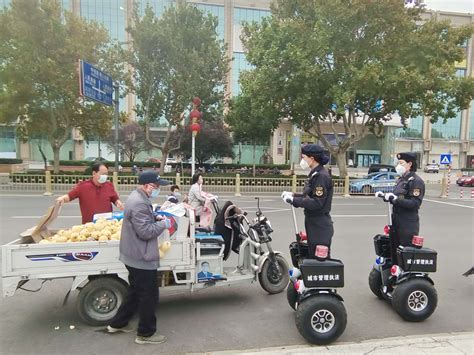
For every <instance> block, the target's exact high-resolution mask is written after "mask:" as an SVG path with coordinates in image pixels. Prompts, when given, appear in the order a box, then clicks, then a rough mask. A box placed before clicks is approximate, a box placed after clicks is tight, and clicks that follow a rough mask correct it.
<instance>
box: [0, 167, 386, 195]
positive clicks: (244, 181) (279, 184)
mask: <svg viewBox="0 0 474 355" xmlns="http://www.w3.org/2000/svg"><path fill="white" fill-rule="evenodd" d="M88 179H90V175H52V174H51V173H50V172H49V171H48V172H46V174H45V175H28V174H0V191H17V192H18V191H24V192H42V193H44V194H46V195H50V194H52V193H65V192H67V191H69V190H71V189H72V188H73V187H74V186H75V185H76V184H77V183H79V182H81V181H85V180H88ZM109 179H110V181H112V182H113V183H114V185H115V187H116V189H117V191H119V192H121V193H127V192H131V191H132V190H134V189H135V188H136V186H137V184H138V177H137V176H118V175H117V174H114V175H113V176H111V177H109ZM166 179H167V180H169V181H170V182H171V183H172V184H176V185H179V186H180V189H181V191H183V192H186V191H188V190H189V188H190V185H191V177H189V176H180V174H176V176H172V177H166ZM305 181H306V178H301V177H297V176H295V175H292V176H284V177H278V178H266V177H255V178H254V177H247V176H245V177H242V176H241V175H240V174H236V175H235V176H230V177H216V176H206V177H205V179H204V186H205V190H206V191H208V192H211V193H215V194H232V195H236V196H239V195H241V194H260V193H281V192H283V191H292V192H298V193H301V192H302V191H303V187H304V184H305ZM332 182H333V189H334V195H343V196H348V195H372V194H373V193H374V192H375V191H383V192H391V191H392V190H393V186H381V187H372V186H358V185H356V184H351V183H350V180H349V178H348V177H346V178H345V179H332ZM393 185H394V184H393ZM162 189H163V192H164V193H167V192H168V191H169V186H164V187H163V188H162Z"/></svg>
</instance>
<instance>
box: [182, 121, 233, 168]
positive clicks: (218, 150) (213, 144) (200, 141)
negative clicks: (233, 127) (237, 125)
mask: <svg viewBox="0 0 474 355" xmlns="http://www.w3.org/2000/svg"><path fill="white" fill-rule="evenodd" d="M178 135H182V136H181V147H180V149H179V150H178V152H179V153H180V154H182V155H184V156H187V157H190V156H191V130H190V129H189V128H188V127H185V128H181V129H180V132H178V133H177V134H176V135H175V136H174V138H173V141H175V140H177V139H179V138H178ZM173 143H175V142H173ZM232 146H233V142H232V139H231V137H230V132H229V129H228V128H226V127H225V125H224V122H223V121H222V120H214V121H212V120H211V121H203V122H201V131H200V132H199V133H198V135H197V136H196V160H197V161H198V163H199V164H202V163H204V162H205V161H206V160H208V159H210V158H212V157H215V158H219V157H232V158H233V157H234V152H233V151H232Z"/></svg>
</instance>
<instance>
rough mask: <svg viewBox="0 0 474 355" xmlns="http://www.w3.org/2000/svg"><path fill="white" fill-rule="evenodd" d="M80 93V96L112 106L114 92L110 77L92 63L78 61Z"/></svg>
mask: <svg viewBox="0 0 474 355" xmlns="http://www.w3.org/2000/svg"><path fill="white" fill-rule="evenodd" d="M79 68H80V75H79V79H80V80H79V81H80V93H81V95H82V96H84V97H87V98H89V99H91V100H94V101H97V102H100V103H102V104H104V105H107V106H112V104H113V99H112V94H113V92H114V87H113V82H112V77H111V76H110V75H108V74H106V73H104V72H103V71H101V70H99V69H97V68H96V67H94V66H93V65H91V64H89V63H87V62H84V61H83V60H80V61H79Z"/></svg>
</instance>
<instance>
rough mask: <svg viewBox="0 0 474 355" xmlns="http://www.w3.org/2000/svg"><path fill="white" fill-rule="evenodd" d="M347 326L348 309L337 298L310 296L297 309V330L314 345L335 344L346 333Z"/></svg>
mask: <svg viewBox="0 0 474 355" xmlns="http://www.w3.org/2000/svg"><path fill="white" fill-rule="evenodd" d="M346 324H347V313H346V308H345V307H344V304H343V303H342V302H341V301H340V300H339V299H338V298H337V297H335V296H331V295H314V296H310V297H309V298H307V299H305V300H304V301H303V302H302V303H301V304H299V305H298V308H297V309H296V328H298V331H299V332H300V334H301V335H302V336H303V337H304V338H305V339H306V340H307V341H308V342H310V343H312V344H317V345H325V344H329V343H331V342H333V341H334V340H336V339H337V338H339V337H340V336H341V334H342V333H343V332H344V329H346Z"/></svg>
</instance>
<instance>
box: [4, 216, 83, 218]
mask: <svg viewBox="0 0 474 355" xmlns="http://www.w3.org/2000/svg"><path fill="white" fill-rule="evenodd" d="M42 217H43V216H11V217H10V218H13V219H34V218H42ZM57 218H81V216H58V217H57Z"/></svg>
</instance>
